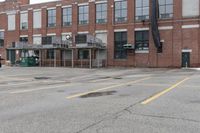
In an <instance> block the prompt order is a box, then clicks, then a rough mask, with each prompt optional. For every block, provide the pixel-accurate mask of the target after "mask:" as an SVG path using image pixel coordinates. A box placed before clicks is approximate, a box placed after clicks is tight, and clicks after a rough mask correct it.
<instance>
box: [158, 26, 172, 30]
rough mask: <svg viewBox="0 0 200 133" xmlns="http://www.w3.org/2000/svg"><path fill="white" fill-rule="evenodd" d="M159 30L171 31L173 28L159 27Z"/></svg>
mask: <svg viewBox="0 0 200 133" xmlns="http://www.w3.org/2000/svg"><path fill="white" fill-rule="evenodd" d="M158 29H159V30H172V29H174V27H173V26H160V27H158Z"/></svg>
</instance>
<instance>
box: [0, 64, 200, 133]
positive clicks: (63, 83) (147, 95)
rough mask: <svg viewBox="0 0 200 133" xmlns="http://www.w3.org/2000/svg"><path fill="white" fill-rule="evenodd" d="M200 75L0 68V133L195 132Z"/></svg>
mask: <svg viewBox="0 0 200 133" xmlns="http://www.w3.org/2000/svg"><path fill="white" fill-rule="evenodd" d="M199 79H200V71H199V70H197V69H153V68H152V69H148V68H141V69H138V68H113V69H111V68H108V69H78V68H75V69H71V68H37V67H33V68H23V67H5V66H4V67H3V68H0V133H149V132H150V133H198V132H200V82H199Z"/></svg>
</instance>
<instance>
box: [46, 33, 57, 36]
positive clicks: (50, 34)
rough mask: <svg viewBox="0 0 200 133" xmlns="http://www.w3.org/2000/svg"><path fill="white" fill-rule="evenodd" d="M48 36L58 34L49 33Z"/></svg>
mask: <svg viewBox="0 0 200 133" xmlns="http://www.w3.org/2000/svg"><path fill="white" fill-rule="evenodd" d="M47 36H56V33H48V34H47Z"/></svg>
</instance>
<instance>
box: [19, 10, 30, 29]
mask: <svg viewBox="0 0 200 133" xmlns="http://www.w3.org/2000/svg"><path fill="white" fill-rule="evenodd" d="M20 29H21V30H27V29H28V12H24V13H21V14H20Z"/></svg>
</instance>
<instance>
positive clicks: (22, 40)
mask: <svg viewBox="0 0 200 133" xmlns="http://www.w3.org/2000/svg"><path fill="white" fill-rule="evenodd" d="M19 41H20V42H23V43H27V42H28V37H20V38H19Z"/></svg>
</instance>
